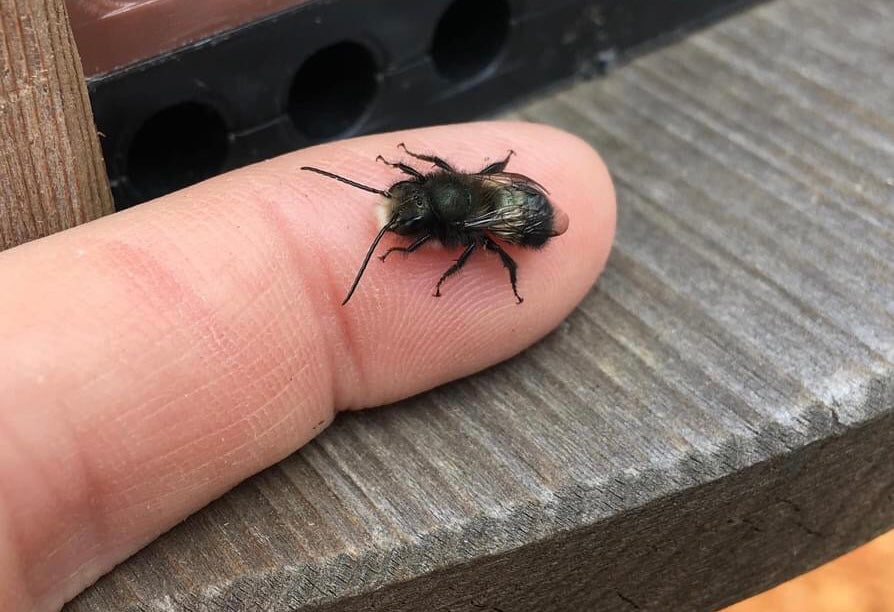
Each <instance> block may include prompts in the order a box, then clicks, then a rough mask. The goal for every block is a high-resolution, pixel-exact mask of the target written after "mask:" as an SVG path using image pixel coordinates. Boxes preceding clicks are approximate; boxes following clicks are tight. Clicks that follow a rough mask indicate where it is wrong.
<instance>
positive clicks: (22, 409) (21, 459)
mask: <svg viewBox="0 0 894 612" xmlns="http://www.w3.org/2000/svg"><path fill="white" fill-rule="evenodd" d="M399 142H406V143H407V146H408V147H410V149H411V150H419V151H425V152H435V153H437V154H439V155H442V156H443V157H445V158H446V159H449V160H450V161H451V162H452V163H455V164H456V165H457V166H458V167H460V168H463V169H472V170H474V169H478V168H480V167H483V166H484V165H485V159H484V158H490V161H493V160H495V159H497V158H500V157H502V156H504V155H505V153H506V151H507V150H508V149H514V150H515V151H516V153H517V156H515V157H513V158H512V162H511V166H510V167H511V169H512V170H514V171H518V172H521V173H524V174H527V175H530V176H531V177H533V178H534V179H536V180H537V181H538V182H540V183H542V184H544V185H545V186H546V187H547V188H548V189H549V191H550V194H551V198H552V200H553V202H555V204H556V205H557V206H558V207H560V208H561V209H562V210H563V211H564V212H565V213H566V214H567V215H568V217H569V220H570V223H569V226H568V230H567V232H565V233H564V234H563V235H562V236H560V237H558V238H556V239H555V240H554V241H551V242H550V243H548V244H547V245H546V247H545V248H544V249H542V250H538V251H535V250H527V249H520V248H513V249H508V250H509V251H510V253H511V254H512V256H513V257H514V258H515V259H516V260H517V262H518V266H519V291H520V292H521V293H522V294H523V295H524V297H525V302H524V303H523V304H521V305H517V304H516V301H515V299H514V297H513V295H512V291H511V289H510V287H509V282H508V279H507V276H506V271H505V269H504V268H503V267H502V265H501V263H500V260H499V258H498V257H495V256H493V254H489V255H490V256H477V257H474V258H472V259H471V260H470V261H469V263H468V265H467V267H466V268H464V269H463V271H462V273H461V275H459V276H458V277H456V278H453V279H451V281H450V283H449V284H445V285H444V287H443V293H444V295H443V297H441V298H433V297H432V296H431V294H432V290H433V288H434V284H435V282H436V281H437V279H438V278H439V277H440V275H441V274H443V272H444V271H445V269H446V268H447V267H448V266H449V265H450V264H451V263H452V260H453V259H455V258H456V257H457V255H458V253H456V252H452V251H439V250H437V249H430V250H429V249H425V250H420V251H419V252H417V253H414V254H413V255H412V256H411V258H407V259H401V258H396V259H394V260H391V259H389V260H388V261H387V262H385V263H380V262H378V261H375V260H374V261H373V264H374V265H372V266H370V269H369V270H368V271H367V273H366V276H365V277H364V278H363V282H362V284H361V285H360V288H359V289H358V292H357V294H356V295H355V296H354V297H353V298H352V300H351V301H350V302H349V303H348V304H347V305H346V306H344V307H343V306H341V301H342V299H343V298H344V295H345V291H346V290H347V287H348V286H349V285H350V283H351V280H352V279H353V278H354V275H355V273H356V271H357V267H358V265H359V263H360V261H361V260H362V258H363V255H364V253H365V252H366V249H367V247H368V245H369V243H370V240H371V238H372V236H373V235H374V234H375V232H376V230H377V229H378V225H377V223H378V222H377V219H376V215H375V213H374V210H375V204H376V201H377V198H378V197H379V196H377V195H375V194H369V193H365V192H362V191H358V190H355V189H352V188H350V187H349V186H347V185H344V184H342V183H339V182H336V181H332V180H328V179H326V178H325V177H321V176H317V175H312V174H309V173H306V172H300V171H299V168H300V167H301V166H304V165H313V166H317V167H322V168H327V169H331V170H333V171H337V172H339V173H340V174H345V175H349V176H350V177H351V178H352V179H354V180H357V181H360V182H362V183H365V184H368V185H376V186H382V187H388V186H389V185H391V184H392V183H394V182H395V181H396V180H398V176H399V173H398V172H397V171H396V170H395V169H393V168H389V167H386V166H384V165H382V164H381V163H376V161H375V157H376V155H378V154H380V153H381V154H388V153H389V152H391V153H397V149H396V148H395V146H396V145H397V143H399ZM420 168H422V167H421V166H420ZM614 215H615V209H614V195H613V192H612V188H611V182H610V180H609V178H608V174H607V172H606V171H605V167H604V166H603V164H602V162H601V161H600V160H599V158H598V156H597V155H596V154H595V152H593V150H592V149H591V148H590V147H589V146H588V145H586V144H585V143H583V142H582V141H580V140H578V139H577V138H575V137H572V136H570V135H568V134H566V133H563V132H559V131H557V130H554V129H551V128H547V127H544V126H537V125H531V124H520V123H482V124H466V125H457V126H445V127H439V128H430V129H425V130H413V131H408V132H402V133H395V134H383V135H376V136H370V137H364V138H358V139H354V140H349V141H344V142H340V143H335V144H330V145H324V146H319V147H314V148H311V149H306V150H303V151H298V152H296V153H294V154H290V155H286V156H283V157H280V158H277V159H274V160H270V161H268V162H264V163H261V164H256V165H254V166H251V167H248V168H245V169H242V170H239V171H236V172H231V173H229V174H226V175H223V176H220V177H217V178H215V179H212V180H210V181H207V182H205V183H202V184H200V185H197V186H195V187H192V188H189V189H186V190H183V191H181V192H178V193H175V194H172V195H170V196H167V197H164V198H161V199H159V200H156V201H154V202H151V203H148V204H145V205H143V206H140V207H137V208H134V209H131V210H128V211H125V212H123V213H119V214H116V215H113V216H111V217H108V218H105V219H101V220H99V221H97V222H93V223H90V224H87V225H85V226H81V227H79V228H76V229H74V230H71V231H67V232H63V233H61V234H58V235H55V236H51V237H49V238H46V239H43V240H40V241H36V242H34V243H30V244H27V245H24V246H22V247H17V248H15V249H12V250H10V251H7V252H5V253H3V254H0V286H2V287H3V288H4V291H3V292H2V293H0V343H2V346H3V347H4V352H3V355H2V357H0V359H2V360H3V363H2V367H0V402H3V404H2V406H0V607H2V608H3V609H15V608H16V607H17V606H21V607H32V606H33V607H35V608H37V609H40V608H43V609H52V608H55V607H58V606H59V605H61V603H62V602H63V601H64V600H66V599H69V598H71V597H72V596H74V595H75V594H77V592H79V591H80V590H81V589H82V588H84V587H85V586H86V585H87V584H89V583H90V582H92V581H93V580H95V579H96V578H97V577H98V576H99V575H100V574H102V573H103V572H105V571H107V570H108V569H110V568H111V567H112V566H113V565H114V564H115V563H117V562H118V561H120V560H121V559H123V558H124V557H126V556H127V555H129V554H130V553H132V552H133V551H135V550H136V549H138V548H139V547H140V546H142V545H144V544H145V543H146V542H148V541H149V540H151V539H152V538H154V537H155V536H156V535H158V534H159V533H161V532H162V531H164V530H166V529H168V528H169V527H171V526H172V525H173V524H175V523H176V522H178V521H179V520H182V519H183V518H184V517H185V516H187V515H188V514H189V513H191V512H193V511H195V510H196V509H198V508H200V507H201V506H203V505H204V504H206V503H207V502H208V501H210V500H212V499H214V498H215V497H217V496H219V495H220V494H221V493H223V492H224V491H226V490H227V489H229V488H230V487H232V486H234V485H235V484H236V483H238V482H239V481H240V480H242V479H244V478H245V477H247V476H249V475H251V474H253V473H255V472H257V471H259V470H260V469H263V468H264V467H266V466H268V465H270V464H272V463H274V462H276V461H278V460H279V459H282V458H283V457H285V456H286V455H288V454H289V453H291V452H293V451H294V450H295V449H296V448H298V447H299V446H301V445H302V444H304V443H305V442H307V441H308V440H309V439H310V438H311V437H313V436H314V435H315V434H316V433H317V432H318V431H320V430H321V429H322V428H323V427H324V426H325V425H326V424H327V423H328V422H329V421H331V419H332V418H333V416H334V414H335V412H336V411H337V410H341V409H348V408H361V407H366V406H374V405H380V404H383V403H387V402H391V401H394V400H397V399H399V398H403V397H407V396H409V395H412V394H415V393H419V392H421V391H424V390H426V389H429V388H432V387H433V386H436V385H439V384H442V383H444V382H447V381H449V380H452V379H454V378H457V377H460V376H463V375H466V374H469V373H471V372H474V371H477V370H479V369H481V368H484V367H487V366H489V365H491V364H493V363H496V362H497V361H500V360H503V359H506V358H508V357H510V356H512V355H514V354H515V353H517V352H519V351H520V350H522V349H523V348H525V347H526V346H528V345H530V344H531V343H532V342H534V341H535V340H536V339H538V338H539V337H541V336H543V335H544V334H546V333H547V332H548V331H549V330H550V329H552V328H553V327H555V326H556V325H557V324H558V323H559V322H560V321H561V320H562V318H563V317H565V316H566V315H567V314H568V312H570V311H571V310H572V309H573V308H574V306H575V305H576V304H577V302H578V301H579V300H580V299H581V298H582V297H583V296H584V295H585V294H586V293H587V291H588V290H589V288H590V287H591V285H592V283H593V282H594V280H595V278H596V276H597V275H598V273H599V271H600V270H601V269H602V267H603V265H604V263H605V260H606V258H607V255H608V252H609V248H610V244H611V240H612V235H613V231H614V222H615V216H614ZM396 244H406V241H404V242H400V240H399V239H398V238H397V237H389V239H388V242H387V243H386V242H384V241H383V243H382V247H387V246H394V245H396ZM4 604H5V605H4Z"/></svg>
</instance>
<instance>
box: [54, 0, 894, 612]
mask: <svg viewBox="0 0 894 612" xmlns="http://www.w3.org/2000/svg"><path fill="white" fill-rule="evenodd" d="M891 31H894V9H892V7H891V5H890V3H888V2H886V1H885V0H853V1H850V2H844V1H842V0H777V1H776V2H772V3H769V4H766V5H762V6H760V7H758V8H756V9H754V10H752V11H750V12H748V13H746V14H743V15H740V16H738V17H735V18H733V19H731V20H729V21H726V22H724V23H721V24H719V25H717V26H715V27H713V28H711V29H710V30H708V31H705V32H703V33H700V34H698V35H696V36H694V37H692V38H690V39H688V40H686V41H684V42H682V43H680V44H677V45H675V46H673V47H670V48H667V49H665V50H662V51H660V52H657V53H654V54H652V55H649V56H647V57H644V58H642V59H640V60H637V61H636V62H634V63H632V64H630V65H627V66H625V67H622V68H619V69H618V70H617V71H615V72H614V73H613V74H611V75H610V76H609V77H608V78H606V79H602V80H598V81H592V82H585V83H580V84H578V85H576V86H574V87H571V88H568V89H565V90H563V91H558V92H556V93H554V94H553V95H550V96H548V97H544V98H541V99H538V100H534V101H532V102H531V103H529V104H527V105H525V106H524V107H521V108H518V109H516V110H515V111H514V112H513V113H511V115H512V116H516V117H524V118H528V119H532V120H537V121H544V122H548V123H552V124H555V125H558V126H561V127H563V128H565V129H568V130H570V131H573V132H575V133H577V134H580V135H581V136H583V137H584V138H586V139H587V140H589V141H590V142H591V143H593V145H595V146H596V147H597V148H598V149H600V150H601V151H602V152H603V154H604V156H605V158H606V160H607V162H608V165H609V167H610V169H611V170H612V172H613V175H614V177H615V179H616V182H617V187H618V194H619V195H618V197H619V214H620V227H619V233H618V237H617V243H616V248H615V250H614V252H613V255H612V257H611V260H610V263H609V266H608V269H607V270H606V272H605V274H604V276H603V277H602V279H601V280H600V282H599V284H598V287H597V288H596V289H595V290H594V291H593V292H592V293H591V294H590V295H589V296H588V297H587V299H586V300H585V301H584V303H583V304H582V305H581V307H580V308H579V309H578V310H577V311H576V312H575V313H574V314H573V315H572V316H571V317H570V318H569V319H568V320H567V321H566V322H565V323H563V324H562V325H561V326H560V327H559V329H557V330H556V331H555V333H553V334H552V335H551V336H549V337H548V338H547V339H546V340H545V341H543V342H542V343H540V344H538V345H537V346H536V347H534V348H532V349H531V350H529V351H527V352H526V353H525V354H523V355H522V356H520V357H518V358H516V359H514V360H512V361H510V362H508V363H505V364H503V365H500V366H498V367H495V368H492V369H491V370H489V371H487V372H484V373H481V374H479V375H477V376H473V377H471V378H469V379H467V380H464V381H461V382H458V383H456V384H452V385H448V386H446V387H443V388H440V389H438V390H435V391H433V392H431V393H428V394H425V395H423V396H421V397H418V398H415V399H413V400H410V401H406V402H403V403H402V404H401V405H398V406H393V407H388V408H384V409H379V410H375V411H369V412H366V413H363V414H350V415H343V416H341V417H340V418H339V419H338V420H337V421H336V423H335V424H334V425H333V426H332V427H331V428H330V429H329V430H328V431H326V432H325V433H324V434H323V435H321V436H320V437H319V438H318V439H316V440H315V441H314V442H313V443H311V444H309V445H308V446H306V447H305V448H303V449H302V450H301V451H300V452H297V453H295V454H294V455H293V456H291V457H290V458H288V459H287V460H285V461H283V462H282V463H280V464H279V465H276V466H274V467H272V468H270V469H268V470H267V471H265V472H264V473H262V474H260V475H258V476H257V477H255V478H252V479H251V480H249V481H247V482H246V483H244V484H243V485H241V486H240V487H238V488H237V489H235V490H234V491H232V492H231V493H229V494H228V495H226V496H225V497H223V498H222V499H220V500H219V501H217V502H216V503H214V504H212V505H211V506H209V507H208V508H206V509H205V510H203V511H202V512H199V513H198V514H196V515H195V516H193V517H192V518H190V519H189V520H188V521H186V522H185V523H184V524H182V525H180V526H179V527H177V528H176V529H174V530H173V531H171V532H170V533H168V534H167V535H165V536H163V537H161V538H159V539H158V540H157V541H156V542H154V543H153V544H152V545H150V546H149V547H148V548H146V549H145V550H144V551H142V552H141V553H139V554H138V555H136V556H135V557H133V558H132V559H130V560H129V561H127V562H126V563H124V564H122V565H121V566H120V567H118V568H117V569H116V570H115V571H114V572H113V573H112V574H110V575H109V576H107V577H105V578H104V579H102V580H101V581H100V582H99V583H98V584H97V585H96V586H95V587H94V588H92V589H90V590H89V591H87V592H86V593H85V594H83V595H82V596H81V597H79V598H78V599H77V600H76V601H75V602H73V603H72V604H70V605H69V606H68V607H67V609H68V610H69V611H70V612H75V611H77V612H80V611H87V610H133V611H136V610H140V611H162V610H164V611H180V610H183V611H190V612H193V611H205V610H208V611H211V610H243V609H246V610H286V609H288V610H419V609H432V610H452V611H464V610H469V611H472V610H498V611H499V610H503V611H509V610H512V611H517V610H532V611H533V610H538V611H539V610H633V609H661V610H669V609H710V608H716V607H718V606H721V605H724V604H728V603H732V602H734V601H736V600H738V599H740V598H742V597H745V596H747V595H749V594H752V593H755V592H758V591H760V590H763V589H765V588H767V587H769V586H771V585H773V584H776V583H778V582H781V581H782V580H785V579H787V578H789V577H791V576H794V575H796V574H799V573H801V572H804V571H806V570H807V569H809V568H811V567H814V566H816V565H817V564H819V563H821V562H824V561H826V560H828V559H831V558H833V557H835V556H837V555H839V554H841V553H843V552H844V551H846V550H849V549H850V548H852V547H854V546H856V545H858V544H860V543H862V542H864V541H866V540H868V539H870V538H871V537H873V536H874V535H876V534H878V533H881V532H882V531H884V530H886V529H888V528H890V527H891V526H892V524H894V462H892V461H891V452H892V449H894V384H892V363H891V362H892V359H894V316H892V315H894V163H892V161H894V119H892V116H894V113H892V112H891V111H892V109H894V80H892V79H894V71H892V70H891V65H892V60H894V54H892V47H891V45H890V32H891ZM569 265H574V262H573V261H570V262H569Z"/></svg>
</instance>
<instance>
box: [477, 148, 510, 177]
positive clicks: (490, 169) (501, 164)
mask: <svg viewBox="0 0 894 612" xmlns="http://www.w3.org/2000/svg"><path fill="white" fill-rule="evenodd" d="M513 155H515V151H513V150H512V149H509V154H508V155H507V156H506V158H505V159H503V160H502V161H498V162H494V163H492V164H491V165H489V166H486V167H485V168H484V170H482V171H481V172H479V173H478V174H499V173H500V172H502V171H503V170H505V169H506V166H508V165H509V158H510V157H512V156H513Z"/></svg>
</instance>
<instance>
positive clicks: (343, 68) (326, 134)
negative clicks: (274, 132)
mask: <svg viewBox="0 0 894 612" xmlns="http://www.w3.org/2000/svg"><path fill="white" fill-rule="evenodd" d="M378 76H379V67H378V66H377V65H376V60H375V58H374V57H373V54H372V53H371V52H370V50H369V49H367V48H366V47H364V46H363V45H361V44H359V43H355V42H348V41H346V42H340V43H336V44H334V45H332V46H329V47H326V48H324V49H320V50H319V51H317V52H316V53H314V54H313V55H311V56H310V57H309V58H307V60H306V61H305V62H304V63H303V64H302V65H301V67H300V68H299V69H298V72H296V73H295V77H294V78H293V80H292V86H291V89H290V91H289V107H288V109H289V116H290V117H291V118H292V122H293V123H294V124H295V127H296V128H297V129H298V130H299V131H300V132H301V133H303V134H304V135H306V136H308V137H310V138H331V137H333V136H338V135H339V134H341V133H343V132H345V131H347V130H348V129H349V128H350V127H351V126H353V125H354V124H355V123H357V121H358V120H359V119H360V118H361V117H362V116H363V114H364V113H365V112H366V110H367V108H369V105H370V104H371V103H372V101H373V98H374V97H375V95H376V91H377V90H378V87H379V78H378Z"/></svg>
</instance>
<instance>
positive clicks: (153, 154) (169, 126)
mask: <svg viewBox="0 0 894 612" xmlns="http://www.w3.org/2000/svg"><path fill="white" fill-rule="evenodd" d="M227 149H228V140H227V126H226V124H225V123H224V120H223V117H221V116H220V113H218V112H217V111H216V110H214V108H212V107H211V106H208V105H207V104H202V103H200V102H182V103H180V104H176V105H174V106H171V107H168V108H166V109H164V110H161V111H159V112H157V113H156V114H154V115H152V116H151V117H149V119H147V120H146V122H145V123H143V125H142V126H140V129H139V130H137V132H136V133H135V134H134V137H133V140H132V141H131V144H130V149H129V150H128V152H127V176H128V178H129V179H130V182H131V184H132V185H133V186H134V188H135V189H137V190H138V191H139V192H140V194H141V195H142V196H143V197H144V198H146V199H149V198H155V197H158V196H161V195H164V194H166V193H170V192H171V191H176V190H177V189H180V188H182V187H186V186H188V185H192V184H193V183H198V182H199V181H201V180H204V179H206V178H209V177H211V176H214V175H215V174H217V173H219V172H220V171H221V169H222V167H223V164H224V161H225V160H226V157H227Z"/></svg>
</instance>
